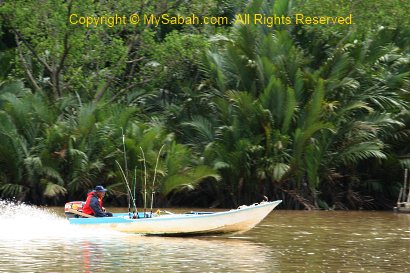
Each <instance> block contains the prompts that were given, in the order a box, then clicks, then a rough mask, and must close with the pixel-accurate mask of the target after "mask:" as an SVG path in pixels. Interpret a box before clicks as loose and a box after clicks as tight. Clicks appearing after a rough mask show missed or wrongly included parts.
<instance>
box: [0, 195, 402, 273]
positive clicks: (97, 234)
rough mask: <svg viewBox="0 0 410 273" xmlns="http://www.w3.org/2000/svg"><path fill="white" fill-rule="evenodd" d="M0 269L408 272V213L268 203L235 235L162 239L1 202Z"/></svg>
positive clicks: (56, 211) (58, 210)
mask: <svg viewBox="0 0 410 273" xmlns="http://www.w3.org/2000/svg"><path fill="white" fill-rule="evenodd" d="M0 272H410V214H397V213H393V212H369V211H360V212H355V211H354V212H344V211H313V212H308V211H281V210H274V211H273V212H272V213H271V214H270V215H269V216H268V217H267V218H266V219H265V220H264V221H262V222H261V223H260V224H259V225H258V226H257V227H255V228H254V229H253V230H251V231H248V232H246V233H243V234H241V235H236V236H229V237H226V236H213V237H193V238H191V237H185V238H175V237H172V238H168V237H148V236H140V235H130V234H124V233H120V232H115V231H112V230H109V229H89V228H85V227H81V226H71V225H69V224H68V221H67V220H65V218H64V215H63V208H49V209H41V208H37V207H31V206H27V205H15V204H8V203H5V202H3V201H0Z"/></svg>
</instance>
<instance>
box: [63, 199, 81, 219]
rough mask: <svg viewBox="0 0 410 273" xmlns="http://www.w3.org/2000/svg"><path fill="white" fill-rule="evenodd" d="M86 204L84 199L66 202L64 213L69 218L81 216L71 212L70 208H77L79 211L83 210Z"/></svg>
mask: <svg viewBox="0 0 410 273" xmlns="http://www.w3.org/2000/svg"><path fill="white" fill-rule="evenodd" d="M84 205H85V202H84V201H72V202H68V203H65V206H64V214H65V216H66V217H67V219H69V218H78V217H80V216H78V215H77V214H74V213H72V212H70V210H76V211H78V212H82V211H83V206H84Z"/></svg>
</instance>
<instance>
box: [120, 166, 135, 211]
mask: <svg viewBox="0 0 410 273" xmlns="http://www.w3.org/2000/svg"><path fill="white" fill-rule="evenodd" d="M115 163H117V165H118V167H119V168H120V171H121V174H122V177H123V180H124V182H125V186H126V188H127V193H128V195H129V196H130V199H131V200H132V203H133V205H134V210H135V211H137V206H136V204H135V199H134V198H133V197H132V194H131V188H130V185H129V183H128V179H127V177H126V176H125V173H124V170H123V169H122V167H121V165H120V163H118V161H117V160H115ZM128 210H129V216H130V218H131V208H129V209H128ZM137 215H138V211H137Z"/></svg>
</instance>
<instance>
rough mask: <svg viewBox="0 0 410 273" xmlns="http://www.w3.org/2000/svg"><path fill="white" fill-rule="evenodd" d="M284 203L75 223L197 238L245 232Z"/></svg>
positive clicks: (89, 220) (108, 218) (80, 219)
mask: <svg viewBox="0 0 410 273" xmlns="http://www.w3.org/2000/svg"><path fill="white" fill-rule="evenodd" d="M280 202H281V200H278V201H273V202H262V203H260V204H254V205H251V206H241V207H240V208H238V209H235V210H230V211H223V212H215V213H210V214H209V213H206V214H200V213H199V214H170V215H161V216H155V217H152V218H139V219H130V218H129V216H128V215H124V214H122V216H120V215H116V214H114V217H103V218H72V219H69V220H70V223H71V224H80V225H89V226H97V225H98V226H103V227H109V228H111V229H114V230H118V231H121V232H129V233H139V234H153V235H184V234H186V235H190V234H191V235H193V234H215V233H237V232H245V231H247V230H250V229H251V228H253V227H255V226H256V225H257V224H258V223H259V222H260V221H262V220H263V219H264V218H265V217H266V216H267V215H268V214H269V213H270V212H271V211H272V210H273V209H274V208H275V207H276V206H277V205H279V203H280Z"/></svg>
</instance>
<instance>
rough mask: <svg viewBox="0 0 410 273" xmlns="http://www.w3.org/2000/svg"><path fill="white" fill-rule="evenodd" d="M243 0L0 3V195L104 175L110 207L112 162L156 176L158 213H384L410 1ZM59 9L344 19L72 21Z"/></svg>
mask: <svg viewBox="0 0 410 273" xmlns="http://www.w3.org/2000/svg"><path fill="white" fill-rule="evenodd" d="M246 2H247V1H239V0H232V1H228V0H213V1H207V2H206V3H202V1H196V0H195V1H180V0H176V1H165V0H163V1H162V0H161V1H127V0H116V1H110V0H106V1H92V0H85V1H57V0H40V1H30V0H19V1H0V24H1V28H0V31H1V33H0V35H1V36H0V196H1V198H14V199H16V200H22V201H26V202H31V203H35V204H61V203H63V202H65V201H67V200H75V199H83V198H84V196H85V194H86V192H87V191H88V190H89V189H91V188H93V187H94V186H95V185H97V184H102V185H104V186H106V187H108V189H109V195H108V200H109V201H111V202H113V204H117V205H124V204H126V200H127V199H126V188H125V186H124V183H123V181H122V177H121V172H120V169H119V168H118V166H117V163H116V162H118V163H119V164H120V165H121V166H123V168H124V167H125V165H127V167H128V168H127V169H128V170H129V172H128V177H129V180H130V181H131V182H132V183H133V181H137V182H136V183H137V192H142V191H143V186H142V185H143V184H144V182H145V179H146V180H147V181H148V188H149V190H148V192H149V193H150V192H151V191H152V181H153V179H154V176H155V175H156V182H155V186H154V189H153V190H154V191H155V192H156V196H157V197H158V198H157V199H156V200H157V205H158V206H167V205H171V204H172V205H188V206H224V207H232V206H237V205H240V204H244V203H245V204H249V203H252V202H258V201H261V200H263V198H264V196H267V197H268V198H269V199H282V200H284V205H283V207H285V208H306V209H314V208H326V209H327V208H336V209H359V208H368V209H370V208H371V209H375V208H376V209H381V208H389V207H391V206H392V204H393V203H394V202H395V200H396V198H397V195H398V190H399V187H400V185H401V181H402V172H403V169H404V168H405V167H406V166H410V160H409V159H408V158H409V157H408V154H409V153H410V145H409V140H410V134H409V133H410V132H409V124H410V114H409V100H410V96H409V93H408V92H409V90H410V46H409V45H410V27H409V25H410V19H409V17H408V16H406V15H405V12H406V10H407V9H406V7H405V5H408V8H410V4H408V3H407V4H406V1H400V0H396V1H373V2H372V6H369V4H366V3H370V2H366V1H357V2H356V1H342V0H339V1H330V0H328V1H319V0H310V1H294V2H292V1H285V0H283V1H279V0H277V1H267V0H266V1H262V0H254V1H250V2H249V3H246ZM371 8H373V11H372V10H370V9H371ZM73 13H76V14H86V15H88V14H94V15H104V14H116V13H117V14H126V15H129V14H132V13H138V14H144V13H146V14H149V13H150V14H157V15H160V14H164V13H168V14H192V13H194V14H197V15H198V16H201V15H213V16H226V17H228V18H230V19H231V21H232V20H233V18H235V14H239V13H242V14H243V13H248V14H255V13H264V14H275V15H278V16H279V15H284V16H293V14H295V13H304V14H307V15H312V16H314V15H325V16H347V15H348V14H349V13H352V16H353V19H354V24H352V25H296V24H289V25H285V24H276V25H273V26H272V27H269V26H267V25H261V24H234V23H230V24H224V25H160V26H159V27H155V26H153V25H144V24H139V25H130V24H128V25H121V26H115V27H109V26H103V25H102V26H99V27H90V28H86V27H84V26H80V25H71V24H70V23H69V20H68V18H69V16H70V14H73ZM123 134H124V135H125V138H124V144H125V145H124V146H125V151H126V153H125V154H124V147H123ZM161 147H164V148H163V149H162V150H161ZM158 156H159V160H158V161H157V158H158ZM144 158H145V161H144ZM144 162H146V165H144ZM145 167H146V168H147V175H146V176H145V175H144V174H145V171H144V169H145ZM134 179H135V180H134ZM132 183H131V184H132ZM137 200H138V204H139V205H141V204H142V201H141V198H137Z"/></svg>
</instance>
